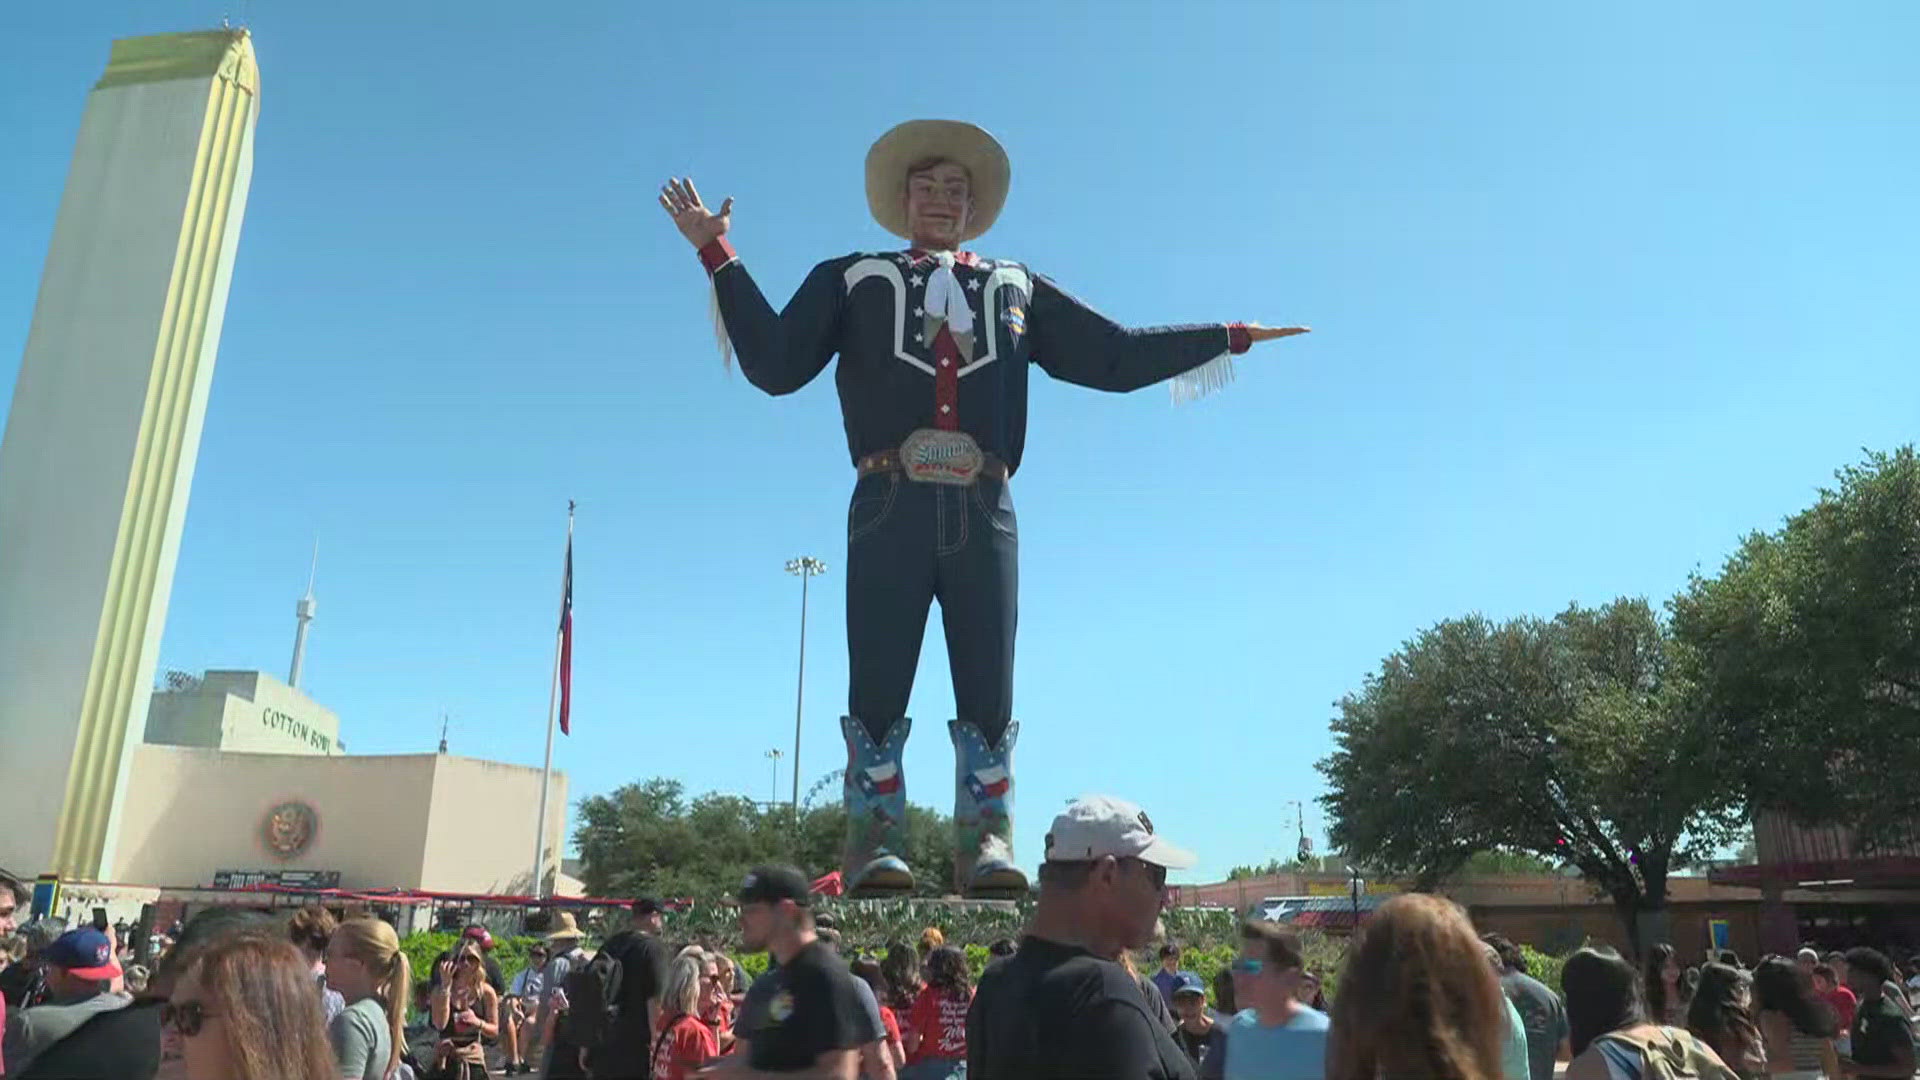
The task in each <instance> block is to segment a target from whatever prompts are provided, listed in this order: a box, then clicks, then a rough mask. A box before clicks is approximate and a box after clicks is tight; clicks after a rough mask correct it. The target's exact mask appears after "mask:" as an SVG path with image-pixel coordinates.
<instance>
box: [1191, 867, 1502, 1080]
mask: <svg viewBox="0 0 1920 1080" xmlns="http://www.w3.org/2000/svg"><path fill="white" fill-rule="evenodd" d="M1506 1032H1507V999H1506V995H1505V994H1503V993H1501V991H1500V981H1499V980H1498V979H1497V978H1495V977H1494V974H1493V968H1492V967H1491V966H1490V965H1489V964H1488V963H1487V954H1486V947H1485V946H1483V945H1482V944H1481V943H1480V938H1479V937H1478V936H1476V935H1475V934H1474V932H1473V924H1472V923H1470V922H1468V921H1467V915H1466V912H1464V911H1462V910H1461V909H1460V906H1459V905H1458V904H1455V903H1454V902H1452V901H1451V900H1445V899H1442V898H1440V897H1438V896H1432V895H1429V894H1426V893H1408V894H1406V895H1403V896H1396V897H1394V898H1393V899H1392V900H1389V901H1387V902H1386V903H1384V904H1382V905H1380V910H1379V911H1377V912H1375V913H1374V914H1373V916H1372V917H1371V918H1370V919H1369V920H1368V921H1367V923H1366V924H1365V926H1364V928H1363V929H1362V930H1361V933H1360V941H1359V943H1358V945H1356V946H1355V947H1354V949H1353V950H1352V951H1351V952H1349V953H1348V954H1347V966H1346V969H1345V971H1344V972H1343V973H1342V974H1341V976H1340V994H1339V996H1338V997H1336V998H1335V999H1334V1002H1333V1023H1332V1028H1331V1030H1330V1032H1329V1042H1328V1045H1327V1070H1326V1077H1327V1080H1381V1078H1390V1077H1416V1076H1418V1077H1432V1078H1435V1080H1502V1077H1503V1075H1504V1074H1503V1072H1502V1069H1501V1049H1502V1042H1503V1039H1504V1036H1505V1035H1506ZM1522 1055H1523V1057H1524V1048H1523V1050H1522ZM1232 1060H1233V1046H1232V1041H1231V1036H1229V1041H1228V1046H1227V1061H1228V1062H1229V1063H1231V1062H1232Z"/></svg>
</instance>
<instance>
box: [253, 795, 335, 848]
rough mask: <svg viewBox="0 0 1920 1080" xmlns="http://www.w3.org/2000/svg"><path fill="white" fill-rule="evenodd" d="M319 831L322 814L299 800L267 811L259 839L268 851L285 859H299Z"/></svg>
mask: <svg viewBox="0 0 1920 1080" xmlns="http://www.w3.org/2000/svg"><path fill="white" fill-rule="evenodd" d="M319 831H320V815H319V814H317V813H315V812H314V809H313V807H311V806H309V805H307V804H306V803H303V802H299V801H297V800H296V801H291V802H283V803H281V804H279V805H278V806H275V807H274V808H273V809H271V810H268V811H267V816H266V817H265V818H264V819H262V820H261V822H260V840H261V842H262V843H264V844H265V845H266V847H267V851H268V852H270V853H271V854H273V855H275V856H277V857H279V858H282V859H295V858H299V857H300V854H301V852H304V851H306V850H307V848H308V846H309V845H311V844H312V843H313V837H314V834H316V833H318V832H319Z"/></svg>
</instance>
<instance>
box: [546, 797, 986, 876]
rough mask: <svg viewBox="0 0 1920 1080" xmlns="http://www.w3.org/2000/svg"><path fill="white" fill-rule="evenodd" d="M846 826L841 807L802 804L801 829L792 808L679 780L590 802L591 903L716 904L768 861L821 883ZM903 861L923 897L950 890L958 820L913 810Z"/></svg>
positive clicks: (585, 843)
mask: <svg viewBox="0 0 1920 1080" xmlns="http://www.w3.org/2000/svg"><path fill="white" fill-rule="evenodd" d="M846 821H847V818H846V811H845V809H844V808H843V807H842V806H841V805H840V804H839V803H838V802H834V803H833V804H831V805H826V806H803V807H802V808H801V811H800V818H799V823H798V828H795V824H794V819H793V811H792V808H791V807H789V806H784V805H775V806H768V805H766V804H762V803H756V802H753V801H752V800H750V799H745V798H742V797H740V796H737V795H722V794H716V793H709V794H705V795H701V796H699V797H697V798H694V799H691V800H689V799H688V798H687V795H686V789H685V787H684V786H683V785H682V784H681V783H680V782H679V781H678V780H670V779H666V778H661V777H656V778H654V779H651V780H644V781H640V782H638V783H633V784H626V785H623V786H622V787H620V788H617V789H616V790H614V791H612V792H610V793H608V794H606V795H594V796H589V797H588V798H585V799H582V800H581V801H580V806H579V817H578V824H577V825H576V827H575V829H574V843H575V844H576V845H577V846H578V847H579V849H580V858H581V863H582V865H583V869H582V879H583V881H584V883H585V885H586V887H587V891H588V892H589V893H591V894H593V895H596V896H642V895H651V896H670V897H697V898H704V899H712V898H716V897H719V896H722V895H724V894H725V893H726V892H728V891H729V890H731V889H733V888H735V887H736V886H738V885H739V883H740V879H741V878H742V877H744V876H745V875H746V872H747V871H748V870H749V869H751V868H752V867H754V866H756V865H758V864H761V863H768V862H789V863H792V864H793V865H795V866H797V867H799V868H800V869H801V870H802V871H804V872H806V873H808V874H811V875H816V876H817V875H820V874H825V873H826V872H828V871H829V870H832V869H835V868H837V867H838V866H839V864H840V848H841V843H842V841H843V840H844V839H845V836H846ZM905 858H906V860H907V862H908V864H909V865H911V866H912V867H913V868H914V871H915V877H916V881H917V884H918V891H919V892H920V894H921V895H931V896H937V895H940V894H942V893H944V892H946V891H947V890H948V889H949V887H950V886H949V884H948V882H949V881H950V879H951V878H952V865H953V819H952V818H950V817H948V816H947V815H945V814H942V813H940V812H938V811H935V810H929V809H927V808H926V807H923V806H909V807H908V808H907V850H906V852H905Z"/></svg>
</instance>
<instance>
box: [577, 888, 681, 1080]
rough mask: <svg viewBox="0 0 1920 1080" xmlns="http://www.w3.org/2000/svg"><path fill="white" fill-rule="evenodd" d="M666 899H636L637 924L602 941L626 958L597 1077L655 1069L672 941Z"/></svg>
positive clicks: (630, 1077)
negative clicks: (665, 929) (663, 935)
mask: <svg viewBox="0 0 1920 1080" xmlns="http://www.w3.org/2000/svg"><path fill="white" fill-rule="evenodd" d="M664 924H665V919H664V916H663V914H662V911H661V907H660V901H658V900H654V899H652V898H650V897H642V898H641V899H639V900H635V901H634V902H633V924H632V925H631V926H629V927H628V928H627V929H625V930H622V931H620V932H619V933H617V934H615V935H613V936H612V937H610V938H608V939H607V940H606V943H605V944H603V945H601V946H600V951H601V953H603V954H604V955H607V956H611V957H613V958H614V959H615V960H618V961H620V994H619V997H618V998H617V999H616V1000H615V1001H614V1003H613V1004H614V1007H615V1011H614V1016H613V1029H612V1031H610V1032H609V1033H608V1035H607V1041H606V1042H605V1043H602V1044H601V1045H600V1047H599V1048H598V1049H596V1050H595V1051H594V1052H593V1059H592V1065H593V1068H592V1072H593V1075H594V1077H595V1080H647V1077H648V1076H650V1075H652V1073H651V1069H652V1059H653V1033H654V1032H656V1031H658V1030H659V1029H660V991H661V990H662V989H664V988H665V987H666V985H667V959H668V957H667V947H666V946H665V945H662V944H661V943H660V929H661V927H662V926H663V925H664Z"/></svg>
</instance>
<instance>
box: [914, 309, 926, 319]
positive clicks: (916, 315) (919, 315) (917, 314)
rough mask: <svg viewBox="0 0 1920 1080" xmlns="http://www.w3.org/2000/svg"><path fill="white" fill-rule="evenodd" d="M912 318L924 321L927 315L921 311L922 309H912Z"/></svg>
mask: <svg viewBox="0 0 1920 1080" xmlns="http://www.w3.org/2000/svg"><path fill="white" fill-rule="evenodd" d="M913 317H914V318H916V319H924V318H926V317H927V313H926V311H924V310H923V309H921V308H914V309H913Z"/></svg>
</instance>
